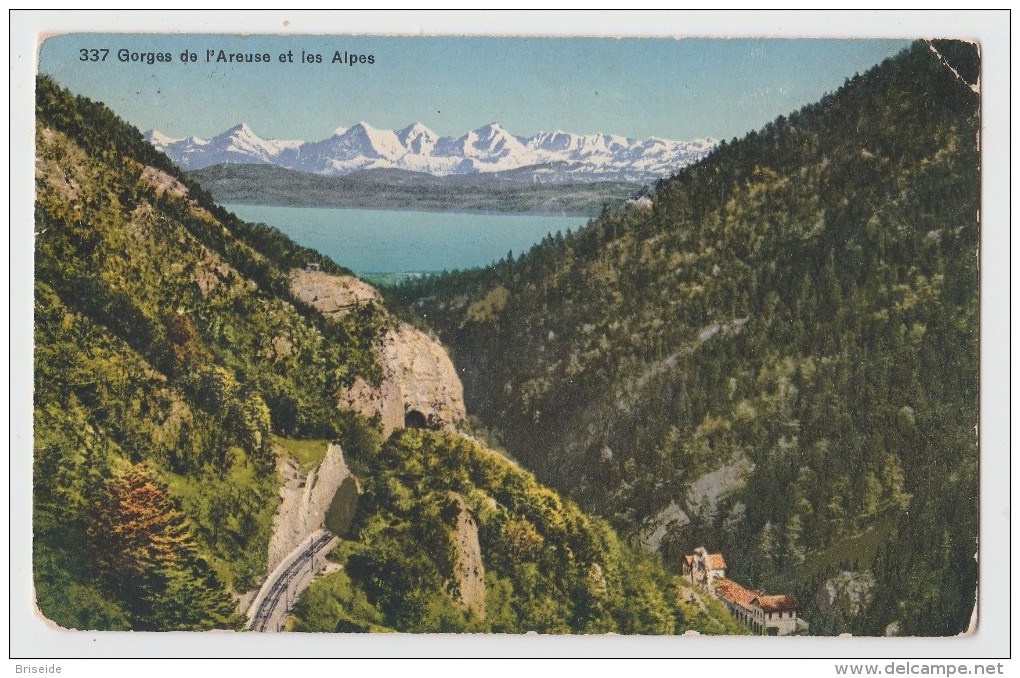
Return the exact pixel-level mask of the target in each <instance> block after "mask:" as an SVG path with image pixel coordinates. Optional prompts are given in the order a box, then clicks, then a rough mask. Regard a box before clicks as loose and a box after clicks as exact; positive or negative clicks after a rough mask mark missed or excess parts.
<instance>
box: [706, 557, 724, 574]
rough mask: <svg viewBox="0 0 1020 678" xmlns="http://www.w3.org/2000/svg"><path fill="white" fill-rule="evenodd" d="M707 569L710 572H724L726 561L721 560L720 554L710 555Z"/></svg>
mask: <svg viewBox="0 0 1020 678" xmlns="http://www.w3.org/2000/svg"><path fill="white" fill-rule="evenodd" d="M708 567H709V569H712V570H725V569H726V561H725V560H723V557H722V554H721V553H710V554H708Z"/></svg>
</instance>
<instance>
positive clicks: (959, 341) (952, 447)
mask: <svg viewBox="0 0 1020 678" xmlns="http://www.w3.org/2000/svg"><path fill="white" fill-rule="evenodd" d="M979 63H980V61H979V55H978V51H977V48H976V46H975V45H972V44H967V43H960V42H949V41H930V42H929V41H921V42H918V43H916V44H914V45H913V46H912V47H911V48H910V49H909V50H907V51H905V52H904V53H902V54H901V55H899V56H897V57H896V58H893V59H889V60H887V61H886V62H884V63H883V64H881V65H879V66H877V67H875V68H874V69H873V70H871V71H870V72H868V73H866V74H864V75H855V76H854V77H852V78H849V79H848V81H847V82H846V84H845V85H844V86H843V87H842V88H840V89H839V90H838V91H837V92H834V93H832V94H830V95H827V96H825V97H824V98H823V99H822V100H821V101H819V102H818V103H816V104H813V105H810V106H807V107H806V108H804V109H802V110H800V111H797V112H795V113H792V114H791V115H790V116H789V117H780V118H779V119H777V120H775V121H774V122H772V123H770V124H769V125H767V126H766V127H765V128H764V129H762V130H759V131H756V132H751V133H750V134H748V135H747V136H746V137H745V138H743V139H740V140H733V141H732V142H731V143H728V144H723V145H721V146H720V147H719V148H718V149H717V150H716V151H715V152H713V153H712V154H711V155H710V156H709V157H708V158H707V159H706V160H704V161H702V162H701V163H699V164H697V165H695V166H692V167H690V168H688V169H686V170H684V171H682V172H681V173H679V174H678V175H676V176H674V177H672V178H670V179H668V180H664V181H661V182H659V184H658V185H657V186H655V188H654V190H653V191H652V192H651V195H650V196H649V197H650V200H649V201H637V202H634V203H630V204H628V205H627V206H625V207H623V208H621V209H618V210H615V211H605V212H604V213H603V214H602V215H601V216H600V217H599V218H597V219H594V220H592V221H590V222H589V223H588V225H587V226H586V227H583V228H581V229H579V230H578V231H577V232H575V233H570V232H568V233H567V234H565V235H564V234H556V235H555V236H550V237H549V238H547V239H546V240H545V241H543V242H542V243H541V244H539V245H538V246H536V247H535V248H534V249H532V250H531V251H529V252H528V253H526V254H525V255H523V256H521V257H520V258H518V259H516V260H504V261H503V262H501V263H499V264H497V265H495V266H493V267H490V268H487V269H483V270H476V271H471V272H465V273H455V274H447V275H443V276H440V277H435V278H430V279H426V280H422V281H415V282H411V283H408V284H407V285H405V286H404V287H403V288H402V289H400V290H399V291H398V292H397V293H396V295H395V297H396V298H397V299H398V300H399V301H401V302H403V303H405V304H408V305H410V306H411V307H412V308H413V309H414V311H416V312H417V313H418V314H419V315H420V316H422V317H424V318H427V322H428V323H429V324H430V325H431V326H432V327H434V328H435V329H436V330H437V331H438V332H439V334H440V337H441V338H442V340H443V341H444V343H446V344H447V345H448V346H449V347H450V348H451V351H452V354H453V358H454V362H455V363H456V364H457V366H458V369H459V370H460V371H461V374H462V378H463V380H464V386H465V396H466V401H467V406H468V411H469V413H474V414H475V415H476V416H477V428H478V429H479V430H484V431H486V432H487V435H489V436H490V437H492V438H495V439H498V440H499V441H500V442H501V443H502V444H503V445H505V447H506V448H507V450H508V452H509V453H510V454H512V455H513V456H514V457H515V458H517V459H518V460H519V461H520V462H521V463H522V465H523V466H525V467H526V468H529V469H531V470H533V471H534V472H535V473H536V475H537V476H538V478H539V479H540V480H543V481H546V482H549V483H550V484H552V485H553V486H554V487H557V488H559V489H560V490H563V491H565V492H566V493H567V494H568V495H570V496H571V497H573V498H574V499H575V500H576V501H578V502H579V503H580V505H581V506H582V507H584V508H586V509H589V510H592V511H594V512H596V513H598V514H601V515H603V516H606V517H607V518H609V519H610V520H611V522H612V523H613V524H614V525H615V526H616V527H618V528H619V529H621V530H623V531H624V532H625V533H626V534H627V535H630V536H631V537H632V538H633V539H634V540H636V541H642V542H644V543H645V544H646V545H647V546H650V547H652V548H657V549H658V550H659V551H660V552H661V553H662V554H663V555H664V556H665V558H666V562H667V564H675V563H677V562H678V557H679V555H680V554H682V553H684V552H688V551H689V549H691V548H693V547H694V546H697V545H699V544H702V543H704V544H706V545H707V546H709V547H710V548H712V549H716V550H722V551H723V552H725V554H726V560H727V563H728V564H729V567H730V572H731V573H732V576H735V577H736V578H738V579H740V580H741V581H744V582H746V583H747V584H748V585H751V586H756V587H760V588H766V589H769V590H774V591H785V592H789V593H792V594H794V595H795V596H796V597H797V598H798V600H799V601H800V602H801V605H802V613H801V614H802V616H803V617H805V618H807V619H809V620H810V622H811V624H812V627H811V631H812V633H836V632H843V631H850V632H854V633H866V634H876V635H881V634H886V633H888V634H904V635H918V634H922V635H944V634H953V633H957V632H959V631H961V630H963V629H965V628H966V627H967V625H968V622H969V620H970V616H971V611H972V608H973V605H974V601H975V589H976V577H977V565H976V561H975V554H976V551H977V508H978V503H977V498H978V487H977V461H978V454H977V440H976V435H975V427H976V425H977V420H978V259H977V255H978V242H979V212H978V210H979V198H978V196H979V167H980V159H979V152H978V133H979V94H978V86H977V84H978V75H979Z"/></svg>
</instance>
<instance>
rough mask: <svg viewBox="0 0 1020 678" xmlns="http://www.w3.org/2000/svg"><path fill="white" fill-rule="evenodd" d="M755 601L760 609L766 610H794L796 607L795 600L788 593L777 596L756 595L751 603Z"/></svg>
mask: <svg viewBox="0 0 1020 678" xmlns="http://www.w3.org/2000/svg"><path fill="white" fill-rule="evenodd" d="M755 601H757V603H758V605H759V606H760V607H761V609H763V610H765V611H766V612H786V611H789V610H796V609H797V608H798V605H797V601H796V600H794V599H793V596H788V595H785V594H783V595H777V596H757V597H755V599H754V600H753V601H751V602H752V603H753V602H755Z"/></svg>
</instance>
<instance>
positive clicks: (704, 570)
mask: <svg viewBox="0 0 1020 678" xmlns="http://www.w3.org/2000/svg"><path fill="white" fill-rule="evenodd" d="M682 567H683V575H684V576H685V577H689V578H690V580H691V582H692V583H696V584H701V585H703V586H707V587H708V588H710V589H711V590H712V591H713V592H714V593H715V596H716V597H717V598H718V599H719V600H721V601H722V603H723V605H725V606H726V609H727V610H729V613H730V614H731V615H733V617H734V618H736V619H737V621H739V622H741V623H743V624H745V625H747V626H749V627H750V628H751V629H752V630H754V631H755V632H756V633H760V634H762V635H770V636H785V635H788V634H790V633H793V632H794V631H796V630H797V611H798V609H799V607H798V605H797V601H796V600H794V598H793V596H789V595H786V594H780V595H766V594H765V593H764V592H762V591H758V590H756V589H749V588H746V587H744V586H742V585H740V584H738V583H737V582H735V581H733V580H731V579H727V578H726V561H725V560H724V559H723V557H722V554H721V553H708V551H707V550H706V549H705V548H704V547H698V548H696V549H694V553H691V554H688V555H686V556H684V562H683V566H682Z"/></svg>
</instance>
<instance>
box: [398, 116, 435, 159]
mask: <svg viewBox="0 0 1020 678" xmlns="http://www.w3.org/2000/svg"><path fill="white" fill-rule="evenodd" d="M397 139H398V140H399V141H400V144H401V145H402V146H403V147H404V148H405V149H407V152H408V153H413V154H415V155H429V154H431V153H432V149H433V148H435V146H436V142H437V141H439V135H438V134H436V133H435V132H433V131H432V130H430V129H429V128H428V127H426V126H425V125H423V124H421V123H420V122H412V123H411V124H410V125H408V126H407V127H405V128H404V129H402V130H400V131H398V132H397Z"/></svg>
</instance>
